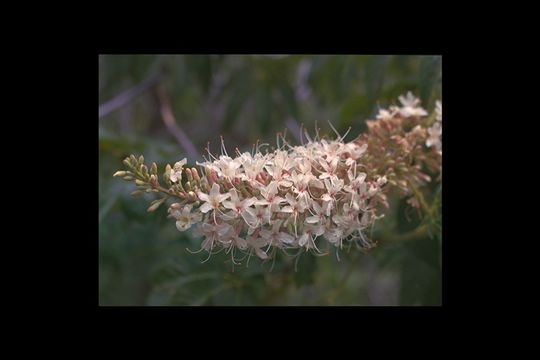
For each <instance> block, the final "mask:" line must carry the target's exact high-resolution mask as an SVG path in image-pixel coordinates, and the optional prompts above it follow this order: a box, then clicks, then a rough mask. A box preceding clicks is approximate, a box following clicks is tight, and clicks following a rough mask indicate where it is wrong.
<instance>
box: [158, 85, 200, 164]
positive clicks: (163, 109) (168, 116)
mask: <svg viewBox="0 0 540 360" xmlns="http://www.w3.org/2000/svg"><path fill="white" fill-rule="evenodd" d="M156 91H157V96H158V100H159V111H160V113H161V118H162V119H163V122H164V123H165V126H166V127H167V129H168V130H169V132H170V133H171V134H172V135H173V136H174V137H175V139H176V141H178V143H179V144H180V146H182V147H183V148H184V150H185V152H186V153H187V155H188V157H189V158H191V159H195V158H199V152H198V151H197V149H196V148H195V145H193V143H192V142H191V140H189V137H188V136H187V135H186V133H185V132H184V130H182V128H181V127H180V126H178V124H177V123H176V119H175V118H174V115H173V113H172V110H171V103H170V101H169V97H168V95H167V93H166V91H165V88H164V87H163V85H160V86H158V87H157V89H156Z"/></svg>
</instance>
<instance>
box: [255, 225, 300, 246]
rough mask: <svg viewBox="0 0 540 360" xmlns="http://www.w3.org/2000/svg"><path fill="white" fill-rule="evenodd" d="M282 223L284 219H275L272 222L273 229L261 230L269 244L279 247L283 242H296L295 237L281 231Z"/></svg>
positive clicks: (262, 235)
mask: <svg viewBox="0 0 540 360" xmlns="http://www.w3.org/2000/svg"><path fill="white" fill-rule="evenodd" d="M282 223H283V220H276V221H274V222H273V224H272V230H267V229H263V230H261V237H262V238H263V239H265V240H266V241H267V242H268V243H269V244H271V245H273V246H277V247H281V246H282V244H283V243H285V244H292V243H293V242H294V237H292V236H291V235H289V234H287V233H285V232H282V231H279V230H280V228H281V224H282Z"/></svg>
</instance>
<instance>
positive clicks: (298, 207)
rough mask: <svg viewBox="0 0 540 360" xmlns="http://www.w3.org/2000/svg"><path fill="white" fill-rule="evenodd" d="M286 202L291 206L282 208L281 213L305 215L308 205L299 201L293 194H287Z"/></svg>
mask: <svg viewBox="0 0 540 360" xmlns="http://www.w3.org/2000/svg"><path fill="white" fill-rule="evenodd" d="M285 200H287V203H289V205H287V206H284V207H282V208H281V212H284V213H293V214H295V215H297V214H299V213H303V212H304V211H305V210H306V205H305V204H304V202H303V201H297V200H296V199H295V198H294V197H293V196H292V195H291V194H289V193H287V194H285Z"/></svg>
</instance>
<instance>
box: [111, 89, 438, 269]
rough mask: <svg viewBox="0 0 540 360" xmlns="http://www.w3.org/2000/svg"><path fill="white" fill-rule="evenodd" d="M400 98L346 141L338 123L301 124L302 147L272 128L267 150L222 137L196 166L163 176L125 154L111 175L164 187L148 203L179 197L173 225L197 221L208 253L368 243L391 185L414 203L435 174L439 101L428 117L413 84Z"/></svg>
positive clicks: (149, 187) (179, 166)
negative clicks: (217, 148) (272, 145)
mask: <svg viewBox="0 0 540 360" xmlns="http://www.w3.org/2000/svg"><path fill="white" fill-rule="evenodd" d="M399 102H400V103H401V106H391V107H390V108H389V109H381V110H380V111H379V113H378V115H377V117H376V119H375V120H368V121H367V125H368V131H367V132H366V133H364V134H361V135H360V136H358V137H357V138H356V139H355V140H353V141H351V142H345V141H344V138H345V135H346V134H345V135H344V136H340V135H339V134H338V133H337V131H335V129H334V131H335V132H336V134H337V138H336V139H334V140H330V139H328V138H320V137H319V135H317V136H316V137H315V138H313V139H312V138H311V137H310V136H309V134H308V133H307V132H306V133H305V137H306V139H307V142H305V143H303V144H302V145H298V146H292V145H290V144H289V143H288V142H287V141H286V140H285V139H284V137H283V136H279V135H278V139H277V148H276V149H275V150H274V151H273V152H269V151H266V152H264V153H262V152H261V151H260V147H257V148H256V149H255V148H254V150H253V151H252V152H251V153H250V152H244V153H241V152H240V151H239V150H238V149H237V150H236V156H235V157H231V156H229V154H228V153H227V151H226V149H225V145H224V143H223V139H221V155H219V156H217V155H216V156H214V155H212V154H211V153H210V151H208V159H206V158H205V160H206V161H204V162H202V163H198V162H197V165H198V166H199V167H200V174H199V172H198V171H197V169H195V168H189V167H185V166H186V163H187V161H186V159H183V160H181V161H179V162H177V163H175V164H174V165H173V166H170V165H167V166H166V168H165V172H164V173H163V176H162V180H163V184H161V183H160V182H159V180H158V170H157V166H156V164H155V163H153V164H152V166H151V167H150V169H148V168H147V166H146V165H144V158H143V157H142V156H140V157H138V158H137V157H135V156H133V155H131V156H130V157H128V158H126V159H125V160H124V165H125V166H126V168H127V170H126V171H118V172H116V173H115V174H114V176H120V177H123V178H124V179H125V180H129V181H134V182H135V184H136V186H137V190H135V191H134V192H133V193H132V194H133V195H136V194H139V193H142V192H156V193H161V194H164V196H163V197H161V198H160V199H158V200H155V201H154V202H152V204H151V205H150V207H149V208H148V211H154V210H156V209H157V208H158V207H159V206H160V205H161V204H163V203H165V201H166V200H167V199H169V198H171V199H176V202H174V203H172V204H171V205H170V206H169V209H168V213H169V217H171V218H173V219H174V220H175V221H176V227H177V229H178V230H179V231H186V230H188V229H190V228H191V227H194V229H193V234H194V235H200V236H202V237H203V241H202V244H201V249H200V250H199V251H203V250H204V251H207V252H208V254H209V257H210V256H211V255H212V254H213V253H216V252H219V251H222V250H225V251H226V252H227V253H230V254H231V258H232V261H233V263H234V264H237V261H238V259H237V258H235V253H243V254H245V256H248V261H249V257H250V256H251V255H256V256H258V257H259V258H261V259H268V258H271V257H272V256H273V255H274V254H275V252H276V251H277V250H281V251H284V252H286V253H289V251H291V250H293V251H294V250H295V249H296V250H297V251H298V254H300V253H302V252H306V251H307V252H312V253H314V254H319V255H324V254H326V253H328V252H327V251H326V252H323V250H326V249H329V248H330V247H331V246H334V247H337V248H338V249H341V248H342V247H343V246H344V245H348V246H350V245H351V244H355V245H356V246H357V247H358V248H360V249H361V250H369V249H371V248H372V247H374V246H375V243H374V242H373V241H372V240H371V239H370V238H369V237H368V236H366V233H367V232H368V231H367V230H369V229H370V228H371V227H372V226H373V224H374V222H375V221H376V220H377V219H378V218H381V217H382V216H384V213H383V212H384V209H385V208H388V206H389V205H388V201H387V196H386V194H387V192H388V191H389V189H391V188H397V189H398V190H399V192H400V194H401V195H403V196H406V197H408V202H409V204H411V205H412V206H414V207H416V208H418V209H420V208H422V207H424V206H425V201H424V199H423V197H422V194H421V192H420V191H419V188H420V187H422V186H424V185H425V184H427V183H428V182H430V181H432V177H433V176H437V175H438V179H440V173H441V160H442V146H441V135H442V105H441V103H440V102H439V101H437V104H436V109H435V116H429V114H428V113H427V112H426V110H424V109H423V108H421V107H420V106H419V99H417V98H416V97H414V96H413V95H412V94H411V93H410V92H409V93H408V94H407V95H406V96H400V97H399ZM184 167H185V168H184ZM321 249H322V250H321ZM245 256H244V258H245Z"/></svg>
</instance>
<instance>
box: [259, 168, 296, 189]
mask: <svg viewBox="0 0 540 360" xmlns="http://www.w3.org/2000/svg"><path fill="white" fill-rule="evenodd" d="M264 168H265V169H266V171H267V172H268V174H269V175H270V176H271V177H272V181H275V182H276V183H277V184H278V186H281V187H285V188H288V187H291V185H292V184H293V183H292V181H290V176H289V173H288V172H287V171H284V170H283V169H282V168H281V167H279V166H275V165H266V166H265V167H264Z"/></svg>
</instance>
